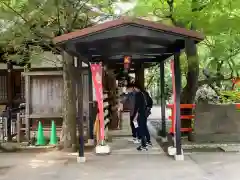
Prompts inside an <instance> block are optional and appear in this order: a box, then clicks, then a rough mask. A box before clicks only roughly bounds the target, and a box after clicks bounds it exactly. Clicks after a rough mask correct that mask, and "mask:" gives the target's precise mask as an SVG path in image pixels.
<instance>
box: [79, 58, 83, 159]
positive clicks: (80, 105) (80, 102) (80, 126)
mask: <svg viewBox="0 0 240 180" xmlns="http://www.w3.org/2000/svg"><path fill="white" fill-rule="evenodd" d="M77 70H78V71H79V73H78V83H77V92H78V94H77V99H78V119H77V121H78V131H79V151H78V156H79V158H84V125H83V121H84V119H83V75H82V74H83V73H82V60H81V59H80V58H78V61H77ZM80 161H82V160H80Z"/></svg>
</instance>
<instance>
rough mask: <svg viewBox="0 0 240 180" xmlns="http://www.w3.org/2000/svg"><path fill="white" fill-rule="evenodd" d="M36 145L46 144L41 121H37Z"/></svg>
mask: <svg viewBox="0 0 240 180" xmlns="http://www.w3.org/2000/svg"><path fill="white" fill-rule="evenodd" d="M36 145H37V146H44V145H46V141H45V137H44V134H43V126H42V122H41V121H39V122H38V131H37V143H36Z"/></svg>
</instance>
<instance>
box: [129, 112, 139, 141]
mask: <svg viewBox="0 0 240 180" xmlns="http://www.w3.org/2000/svg"><path fill="white" fill-rule="evenodd" d="M133 119H134V117H133V116H130V127H131V130H132V137H133V138H139V136H138V134H139V133H138V128H135V126H134V124H133Z"/></svg>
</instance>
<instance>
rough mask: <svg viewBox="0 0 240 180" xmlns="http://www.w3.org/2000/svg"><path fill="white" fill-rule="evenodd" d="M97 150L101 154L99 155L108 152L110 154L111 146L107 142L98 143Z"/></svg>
mask: <svg viewBox="0 0 240 180" xmlns="http://www.w3.org/2000/svg"><path fill="white" fill-rule="evenodd" d="M95 152H96V154H99V155H107V154H110V152H111V148H110V146H109V145H107V144H106V145H97V146H96V148H95Z"/></svg>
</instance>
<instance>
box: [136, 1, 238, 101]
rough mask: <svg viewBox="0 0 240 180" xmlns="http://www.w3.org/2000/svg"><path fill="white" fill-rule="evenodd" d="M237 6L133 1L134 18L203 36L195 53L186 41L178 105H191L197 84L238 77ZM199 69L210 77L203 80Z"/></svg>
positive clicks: (210, 2)
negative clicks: (142, 18) (171, 26)
mask: <svg viewBox="0 0 240 180" xmlns="http://www.w3.org/2000/svg"><path fill="white" fill-rule="evenodd" d="M239 7H240V2H239V1H237V0H226V1H218V0H191V1H189V0H160V1H157V0H150V1H143V0H138V1H137V4H136V7H135V9H134V15H136V16H141V17H148V18H151V19H155V20H156V21H161V22H163V23H166V24H168V25H173V26H180V27H184V28H188V29H192V30H200V31H202V32H203V33H204V34H205V35H206V40H205V41H204V42H203V43H201V44H200V45H199V50H200V51H199V54H198V53H197V46H196V45H195V44H194V42H193V41H192V40H186V45H185V54H186V59H185V61H182V63H184V65H183V66H185V69H186V71H185V72H183V74H184V75H185V76H186V85H185V86H184V89H183V92H182V96H181V102H182V103H193V101H194V99H195V94H196V91H197V89H198V86H199V85H203V84H209V85H211V84H213V83H214V82H216V81H222V80H225V79H230V78H231V77H232V75H233V73H234V74H236V75H238V72H237V71H238V69H237V68H234V67H237V66H236V65H237V59H236V57H237V56H238V54H239V50H238V49H239V45H238V39H239V37H238V34H239V30H238V29H239V28H238V25H237V24H238V23H237V22H238V21H239V16H238V12H239ZM205 64H207V66H205ZM200 68H203V69H205V68H208V69H210V71H211V72H212V73H213V76H211V78H210V79H209V78H208V79H205V76H203V75H202V73H201V71H200V70H201V69H200ZM223 69H224V71H223ZM229 72H231V73H230V76H229ZM199 73H200V74H199ZM199 75H200V78H199ZM218 85H219V83H218Z"/></svg>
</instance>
